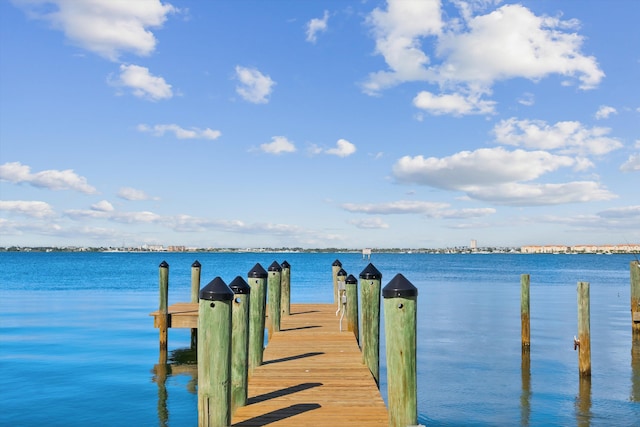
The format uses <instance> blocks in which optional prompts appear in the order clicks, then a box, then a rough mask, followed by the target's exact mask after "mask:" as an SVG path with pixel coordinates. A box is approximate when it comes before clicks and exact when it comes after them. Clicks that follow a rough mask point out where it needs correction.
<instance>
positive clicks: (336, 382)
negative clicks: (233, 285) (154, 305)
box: [151, 303, 389, 426]
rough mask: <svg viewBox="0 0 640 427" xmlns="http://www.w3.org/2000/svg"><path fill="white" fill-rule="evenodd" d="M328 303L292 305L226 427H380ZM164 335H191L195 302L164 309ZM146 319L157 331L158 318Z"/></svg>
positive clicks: (371, 392)
mask: <svg viewBox="0 0 640 427" xmlns="http://www.w3.org/2000/svg"><path fill="white" fill-rule="evenodd" d="M335 311H336V306H335V305H333V304H292V305H291V308H290V312H291V314H290V315H289V316H282V318H281V325H280V331H277V332H274V333H273V336H272V337H271V340H270V341H269V343H268V345H267V347H266V348H265V350H264V357H263V363H262V364H261V365H260V366H258V367H256V368H255V369H254V371H253V372H252V373H251V375H250V377H249V385H248V402H247V405H246V406H243V407H240V408H237V409H236V410H235V412H234V414H233V415H232V425H233V426H263V425H266V424H268V425H273V426H287V425H290V426H320V425H340V426H388V425H389V415H388V411H387V408H386V406H385V403H384V401H383V399H382V396H381V395H380V391H379V390H378V387H377V385H376V382H375V380H374V378H373V376H372V375H371V372H370V371H369V369H368V368H367V366H366V365H365V364H364V363H363V360H362V353H361V352H360V348H359V347H358V344H357V341H356V338H355V336H354V334H353V333H352V332H348V331H347V330H346V329H347V325H346V321H344V320H343V324H342V331H340V318H339V316H336V314H335ZM168 312H169V316H168V322H167V323H168V325H167V326H168V327H169V328H196V327H197V324H198V304H197V303H177V304H173V305H171V306H169V307H168ZM151 316H154V326H156V327H158V326H159V324H160V323H159V322H158V317H159V312H158V311H156V312H153V313H151Z"/></svg>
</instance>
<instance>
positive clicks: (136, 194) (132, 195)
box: [118, 187, 159, 201]
mask: <svg viewBox="0 0 640 427" xmlns="http://www.w3.org/2000/svg"><path fill="white" fill-rule="evenodd" d="M118 197H120V198H121V199H124V200H130V201H137V200H159V199H158V198H157V197H151V196H149V195H148V194H147V193H145V192H144V191H142V190H137V189H135V188H131V187H122V188H121V189H120V190H119V191H118Z"/></svg>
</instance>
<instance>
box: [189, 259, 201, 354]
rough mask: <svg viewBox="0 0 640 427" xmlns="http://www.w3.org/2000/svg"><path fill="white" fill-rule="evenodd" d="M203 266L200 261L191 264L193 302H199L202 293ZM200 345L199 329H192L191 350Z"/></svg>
mask: <svg viewBox="0 0 640 427" xmlns="http://www.w3.org/2000/svg"><path fill="white" fill-rule="evenodd" d="M201 267H202V266H201V265H200V263H199V262H198V260H195V261H194V262H193V264H191V302H192V303H197V302H198V294H199V293H200V271H201ZM197 345H198V329H196V328H191V348H192V349H193V348H196V346H197Z"/></svg>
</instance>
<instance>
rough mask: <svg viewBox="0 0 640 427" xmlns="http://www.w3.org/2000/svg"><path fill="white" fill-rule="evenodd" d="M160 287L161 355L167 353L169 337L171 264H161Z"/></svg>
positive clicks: (159, 272) (163, 262)
mask: <svg viewBox="0 0 640 427" xmlns="http://www.w3.org/2000/svg"><path fill="white" fill-rule="evenodd" d="M158 276H159V277H158V282H159V285H160V305H159V307H158V330H159V331H160V354H161V355H162V353H163V352H164V354H165V355H166V352H167V346H168V344H167V342H168V336H169V264H167V262H166V261H162V262H161V263H160V268H159V271H158Z"/></svg>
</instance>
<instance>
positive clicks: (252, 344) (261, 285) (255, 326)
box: [247, 264, 268, 373]
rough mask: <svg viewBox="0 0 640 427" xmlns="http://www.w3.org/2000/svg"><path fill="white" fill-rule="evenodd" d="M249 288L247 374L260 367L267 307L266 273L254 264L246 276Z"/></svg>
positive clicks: (258, 265)
mask: <svg viewBox="0 0 640 427" xmlns="http://www.w3.org/2000/svg"><path fill="white" fill-rule="evenodd" d="M247 276H248V280H247V282H249V286H250V287H251V299H250V301H249V373H251V372H253V370H254V369H255V368H256V367H258V366H260V365H262V354H263V352H264V320H265V316H266V305H267V276H268V274H267V272H266V271H265V269H264V268H262V266H261V265H260V264H256V265H255V266H254V267H253V268H252V269H251V271H249V273H248V274H247Z"/></svg>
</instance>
